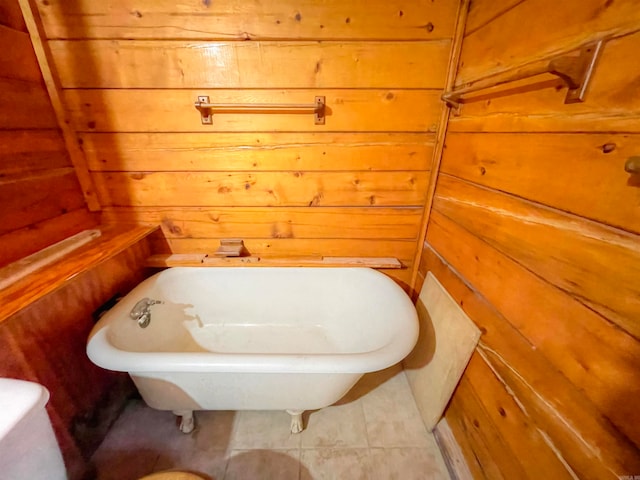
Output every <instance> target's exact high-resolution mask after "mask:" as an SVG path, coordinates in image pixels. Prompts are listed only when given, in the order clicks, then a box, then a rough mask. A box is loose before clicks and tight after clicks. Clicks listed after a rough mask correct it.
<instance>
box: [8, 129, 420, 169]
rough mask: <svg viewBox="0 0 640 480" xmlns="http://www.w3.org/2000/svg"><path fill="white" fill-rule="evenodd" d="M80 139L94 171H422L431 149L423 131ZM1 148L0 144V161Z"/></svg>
mask: <svg viewBox="0 0 640 480" xmlns="http://www.w3.org/2000/svg"><path fill="white" fill-rule="evenodd" d="M1 135H2V133H1V132H0V139H1ZM81 138H82V148H83V150H84V152H85V154H86V156H87V161H88V164H89V168H90V169H91V170H94V171H96V170H99V171H145V172H154V171H237V170H244V171H276V170H294V171H322V170H332V171H340V170H372V171H400V170H428V169H429V159H430V157H431V154H432V151H433V136H432V135H428V134H424V133H330V132H326V133H315V132H310V133H303V132H300V133H227V134H225V135H211V134H207V133H85V134H83V135H82V136H81ZM1 149H2V144H1V142H0V159H1V158H2V157H1V155H2V153H1V152H2V150H1ZM0 161H1V160H0ZM0 168H1V167H0Z"/></svg>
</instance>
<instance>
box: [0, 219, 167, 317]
mask: <svg viewBox="0 0 640 480" xmlns="http://www.w3.org/2000/svg"><path fill="white" fill-rule="evenodd" d="M125 228H126V230H125ZM156 229H157V227H133V228H131V227H124V228H123V227H119V228H118V227H103V228H101V231H102V235H101V236H100V237H98V238H97V239H95V240H93V241H91V242H90V243H88V244H86V245H84V246H82V247H80V248H78V249H77V250H74V251H73V252H71V253H70V254H68V255H65V256H64V257H62V258H60V259H59V260H57V261H56V262H54V263H52V264H50V265H48V266H46V267H43V268H40V269H38V270H37V271H35V272H33V273H30V274H28V275H27V276H25V277H23V278H21V279H20V280H18V281H16V282H15V283H12V284H11V285H9V286H7V287H6V288H4V289H2V290H0V322H3V321H4V320H6V319H7V318H8V317H10V316H11V315H13V314H14V313H16V312H18V311H19V310H21V309H23V308H25V307H26V306H28V305H30V304H31V303H33V302H35V301H36V300H38V299H39V298H42V297H43V296H45V295H47V294H49V293H51V292H53V291H55V290H57V289H59V288H61V287H63V286H64V285H65V284H66V283H67V282H69V281H71V280H73V279H74V278H75V277H76V276H78V275H80V274H82V273H84V272H86V271H88V270H89V269H91V268H93V267H95V266H96V265H98V264H100V263H102V262H104V261H105V260H108V259H110V258H112V257H114V256H115V255H117V254H119V253H120V252H122V251H124V250H125V249H126V248H128V247H130V246H131V245H134V244H135V243H137V242H139V241H140V240H142V239H143V238H145V237H146V236H147V235H149V234H151V233H152V232H154V231H155V230H156Z"/></svg>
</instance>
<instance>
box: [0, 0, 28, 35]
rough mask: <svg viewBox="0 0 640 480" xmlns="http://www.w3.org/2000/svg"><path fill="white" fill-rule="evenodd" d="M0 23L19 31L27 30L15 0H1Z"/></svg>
mask: <svg viewBox="0 0 640 480" xmlns="http://www.w3.org/2000/svg"><path fill="white" fill-rule="evenodd" d="M0 25H5V26H7V27H9V28H13V29H14V30H19V31H21V32H26V31H27V26H26V25H25V23H24V18H22V12H21V11H20V5H19V4H18V1H17V0H3V1H2V2H0Z"/></svg>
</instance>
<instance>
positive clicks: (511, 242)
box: [434, 175, 640, 341]
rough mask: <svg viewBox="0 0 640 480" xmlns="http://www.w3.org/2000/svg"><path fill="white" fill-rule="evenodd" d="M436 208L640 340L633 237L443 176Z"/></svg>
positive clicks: (638, 249) (638, 253)
mask: <svg viewBox="0 0 640 480" xmlns="http://www.w3.org/2000/svg"><path fill="white" fill-rule="evenodd" d="M434 207H435V208H436V210H438V211H439V212H441V213H442V214H444V215H446V216H447V217H448V218H450V219H451V220H453V221H455V222H456V223H458V224H459V225H460V226H462V227H463V228H465V229H466V230H467V231H469V232H470V233H472V234H473V235H475V236H476V237H478V238H480V239H482V240H483V241H485V242H487V243H488V244H489V245H491V246H492V247H494V248H496V249H497V250H499V251H501V252H502V253H504V254H505V255H507V256H509V257H510V258H512V259H513V260H515V261H516V262H518V263H519V264H521V265H522V266H524V267H525V268H527V269H528V270H530V271H531V272H535V274H536V275H538V276H540V277H542V278H544V279H545V280H546V281H548V282H549V283H551V284H553V285H555V286H556V287H558V288H559V289H561V290H562V291H564V292H567V293H568V294H570V295H571V296H573V297H574V298H576V299H577V300H578V301H580V302H582V303H584V304H585V305H587V306H588V307H589V308H591V309H593V310H595V311H596V312H598V313H600V315H602V316H603V317H604V318H606V319H608V320H609V321H611V322H613V323H614V324H616V325H617V326H618V327H620V328H622V329H623V330H625V331H626V332H628V333H629V334H631V335H633V336H634V337H635V338H636V339H638V340H639V341H640V322H639V321H638V319H639V318H640V285H639V284H638V282H637V281H636V280H637V279H638V278H640V243H639V242H638V237H637V236H636V235H631V234H628V233H626V232H621V231H616V230H614V229H611V228H607V227H604V226H602V225H600V224H598V223H595V222H590V221H588V220H583V219H582V218H580V217H576V216H573V215H567V214H564V213H562V212H559V211H554V210H551V209H546V208H543V207H541V206H538V205H536V204H531V203H528V202H524V201H522V200H520V199H518V198H517V197H512V196H509V195H504V194H501V193H499V192H495V191H493V190H487V189H483V188H478V187H476V186H474V185H472V184H469V183H466V182H462V181H459V180H456V179H454V178H451V177H447V176H444V175H443V176H441V177H440V180H439V182H438V191H437V196H436V201H435V204H434Z"/></svg>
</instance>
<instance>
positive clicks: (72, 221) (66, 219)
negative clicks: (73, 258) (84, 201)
mask: <svg viewBox="0 0 640 480" xmlns="http://www.w3.org/2000/svg"><path fill="white" fill-rule="evenodd" d="M96 225H97V220H96V218H95V217H94V216H93V215H92V214H90V213H89V212H88V211H87V209H86V208H84V206H83V207H82V208H79V209H77V210H72V211H70V212H68V213H65V214H62V215H57V216H54V217H51V218H48V219H46V220H43V221H41V222H38V223H33V224H30V225H28V226H26V227H24V228H20V229H18V230H13V231H11V232H10V233H7V234H5V235H2V236H0V245H2V248H0V267H2V266H5V265H8V264H9V263H12V262H15V261H17V260H20V259H21V258H23V257H26V256H27V255H31V254H32V253H35V252H37V251H38V250H41V249H43V248H45V247H47V246H49V245H51V244H53V243H55V242H58V241H60V240H63V239H65V238H67V237H70V236H71V235H75V234H76V233H78V232H81V231H82V230H86V229H89V228H93V227H95V226H96Z"/></svg>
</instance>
